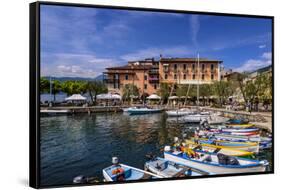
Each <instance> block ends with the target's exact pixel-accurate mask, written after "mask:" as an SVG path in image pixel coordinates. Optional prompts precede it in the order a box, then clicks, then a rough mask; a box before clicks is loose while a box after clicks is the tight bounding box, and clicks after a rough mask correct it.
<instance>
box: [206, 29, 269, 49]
mask: <svg viewBox="0 0 281 190" xmlns="http://www.w3.org/2000/svg"><path fill="white" fill-rule="evenodd" d="M270 40H271V33H265V34H261V35H253V36H250V37H246V38H238V39H233V38H227V39H214V40H212V43H211V44H210V45H209V47H210V48H209V49H212V50H214V51H219V50H224V49H228V48H235V47H241V46H247V45H257V44H261V43H267V42H270Z"/></svg>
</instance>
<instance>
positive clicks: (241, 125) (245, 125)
mask: <svg viewBox="0 0 281 190" xmlns="http://www.w3.org/2000/svg"><path fill="white" fill-rule="evenodd" d="M226 126H228V127H233V128H235V127H237V128H248V127H253V126H255V125H254V124H252V123H248V124H226Z"/></svg>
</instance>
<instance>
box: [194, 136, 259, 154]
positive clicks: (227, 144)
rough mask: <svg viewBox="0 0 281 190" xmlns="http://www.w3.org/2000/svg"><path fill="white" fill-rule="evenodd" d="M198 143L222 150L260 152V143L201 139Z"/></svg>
mask: <svg viewBox="0 0 281 190" xmlns="http://www.w3.org/2000/svg"><path fill="white" fill-rule="evenodd" d="M198 143H200V144H212V145H216V146H221V147H222V148H233V149H238V150H244V151H248V152H254V153H258V152H259V143H257V142H232V141H223V140H212V139H203V138H199V139H198Z"/></svg>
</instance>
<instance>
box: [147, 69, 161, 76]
mask: <svg viewBox="0 0 281 190" xmlns="http://www.w3.org/2000/svg"><path fill="white" fill-rule="evenodd" d="M148 74H150V75H156V74H157V75H158V74H159V70H158V69H151V70H149V71H148Z"/></svg>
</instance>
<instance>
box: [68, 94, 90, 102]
mask: <svg viewBox="0 0 281 190" xmlns="http://www.w3.org/2000/svg"><path fill="white" fill-rule="evenodd" d="M65 100H66V101H86V100H87V98H86V97H84V96H82V95H80V94H73V95H72V96H69V97H67V98H65Z"/></svg>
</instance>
